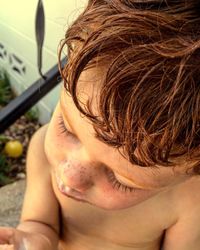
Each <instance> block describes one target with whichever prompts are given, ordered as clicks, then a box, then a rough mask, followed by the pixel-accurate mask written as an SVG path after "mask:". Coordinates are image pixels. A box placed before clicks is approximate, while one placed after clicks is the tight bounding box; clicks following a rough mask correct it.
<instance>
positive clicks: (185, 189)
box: [163, 176, 200, 250]
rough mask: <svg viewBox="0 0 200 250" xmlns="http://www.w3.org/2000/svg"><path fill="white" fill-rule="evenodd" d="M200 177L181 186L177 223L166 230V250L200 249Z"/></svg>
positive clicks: (178, 197)
mask: <svg viewBox="0 0 200 250" xmlns="http://www.w3.org/2000/svg"><path fill="white" fill-rule="evenodd" d="M199 190H200V177H199V176H196V177H192V178H191V179H190V180H188V181H187V182H185V183H184V184H182V185H180V188H179V189H178V190H177V193H176V195H175V199H176V200H177V202H176V204H177V207H176V209H177V214H178V218H177V222H176V223H175V224H174V225H172V226H171V227H170V228H168V229H167V230H166V234H165V240H164V246H163V249H164V250H188V249H192V250H199V249H200V227H199V223H198V222H199V221H200V192H199Z"/></svg>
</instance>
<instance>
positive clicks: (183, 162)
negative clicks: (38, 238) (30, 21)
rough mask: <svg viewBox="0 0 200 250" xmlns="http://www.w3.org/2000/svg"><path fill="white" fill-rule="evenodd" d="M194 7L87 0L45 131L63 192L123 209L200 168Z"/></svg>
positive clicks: (72, 32) (189, 4)
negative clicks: (59, 91) (55, 104)
mask: <svg viewBox="0 0 200 250" xmlns="http://www.w3.org/2000/svg"><path fill="white" fill-rule="evenodd" d="M197 7H198V6H195V5H194V1H191V0H190V1H189V0H188V2H187V1H185V0H184V1H175V0H173V1H162V2H161V1H138V0H137V1H131V0H129V1H128V0H106V1H100V0H98V1H94V0H90V1H89V3H88V6H87V8H86V10H85V11H84V13H83V14H81V15H80V16H79V18H78V19H77V20H76V21H75V22H74V24H73V25H72V26H71V28H70V29H69V30H68V32H67V34H66V39H65V41H64V43H63V47H64V45H65V44H67V45H68V48H69V60H68V63H67V65H66V67H65V69H64V70H63V71H62V75H63V78H64V86H65V89H64V88H63V90H62V92H61V98H60V102H59V104H58V106H57V108H56V110H55V112H54V115H53V117H52V120H51V122H50V125H49V127H48V131H47V135H46V137H45V138H46V139H45V151H46V155H47V157H48V159H49V162H50V164H51V165H52V167H53V169H54V171H55V175H56V177H57V178H56V180H57V184H58V188H59V189H60V191H61V192H62V193H64V194H66V195H68V196H70V197H75V198H77V199H79V200H80V199H81V200H83V201H86V202H89V203H92V204H93V205H96V206H98V207H102V208H105V209H122V208H128V207H132V206H133V205H136V204H138V203H140V202H142V201H144V200H147V199H148V198H150V197H152V196H155V194H158V193H160V192H162V191H166V192H168V191H169V192H170V190H171V187H172V186H174V185H176V184H178V183H180V182H183V181H184V180H186V179H189V178H190V177H191V176H190V175H189V174H190V173H199V162H200V153H199V139H200V128H199V118H200V109H199V100H200V87H199V83H198V80H199V73H200V67H199V56H200V50H199V46H200V42H199V40H198V36H199V31H198V27H199V23H200V21H199V18H198V17H197V14H198V13H197V14H196V12H195V11H196V8H197ZM66 90H67V91H66ZM186 172H187V173H186Z"/></svg>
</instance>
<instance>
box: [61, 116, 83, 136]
mask: <svg viewBox="0 0 200 250" xmlns="http://www.w3.org/2000/svg"><path fill="white" fill-rule="evenodd" d="M59 118H60V120H61V122H62V123H63V126H64V127H65V129H66V131H67V133H68V135H69V136H70V137H71V138H72V139H74V140H79V139H78V137H77V136H76V135H75V134H74V133H73V132H71V130H70V129H68V127H70V126H69V125H68V123H67V125H68V126H66V121H65V120H64V119H63V116H62V114H60V116H59Z"/></svg>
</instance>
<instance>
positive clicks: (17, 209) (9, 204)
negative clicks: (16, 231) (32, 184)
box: [0, 180, 25, 227]
mask: <svg viewBox="0 0 200 250" xmlns="http://www.w3.org/2000/svg"><path fill="white" fill-rule="evenodd" d="M24 191H25V180H20V181H17V182H14V183H12V184H9V185H6V186H4V187H2V188H0V226H12V227H15V226H16V225H17V224H18V222H19V218H20V213H21V208H22V202H23V197H24Z"/></svg>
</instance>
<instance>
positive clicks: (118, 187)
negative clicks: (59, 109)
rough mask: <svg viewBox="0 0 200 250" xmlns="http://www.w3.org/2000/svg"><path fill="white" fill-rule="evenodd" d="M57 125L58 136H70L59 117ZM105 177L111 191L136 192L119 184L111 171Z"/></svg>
mask: <svg viewBox="0 0 200 250" xmlns="http://www.w3.org/2000/svg"><path fill="white" fill-rule="evenodd" d="M58 125H59V132H60V134H65V135H66V136H67V135H69V134H71V133H70V132H69V131H68V130H67V128H66V127H65V124H64V121H63V118H62V116H61V115H60V116H59V117H58ZM106 176H107V179H108V181H109V183H110V184H111V185H112V187H113V189H116V190H119V191H122V192H124V193H127V192H129V193H131V192H133V191H136V188H133V187H128V186H126V185H124V184H122V183H121V182H119V181H118V180H117V178H116V177H115V175H114V173H113V171H112V170H109V169H106Z"/></svg>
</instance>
